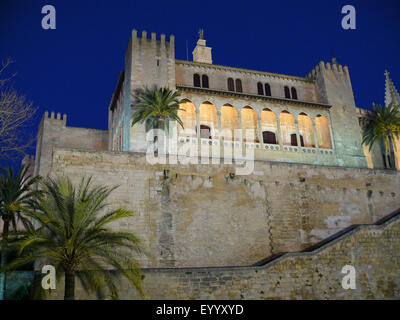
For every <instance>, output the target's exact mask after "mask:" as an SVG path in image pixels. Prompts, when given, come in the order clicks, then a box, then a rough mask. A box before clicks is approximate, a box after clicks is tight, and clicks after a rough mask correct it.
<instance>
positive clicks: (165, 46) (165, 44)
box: [132, 29, 175, 58]
mask: <svg viewBox="0 0 400 320" xmlns="http://www.w3.org/2000/svg"><path fill="white" fill-rule="evenodd" d="M132 44H133V46H138V47H140V49H143V50H146V49H147V48H152V49H153V50H154V49H156V50H157V51H158V52H157V53H159V55H161V54H166V55H167V56H168V57H171V58H174V57H175V36H174V35H173V34H171V35H170V36H169V41H167V40H166V37H165V34H164V33H161V34H160V35H157V33H156V32H151V33H150V39H149V38H148V34H147V31H146V30H143V31H142V33H141V36H138V31H137V30H136V29H133V30H132Z"/></svg>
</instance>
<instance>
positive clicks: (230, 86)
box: [228, 78, 235, 91]
mask: <svg viewBox="0 0 400 320" xmlns="http://www.w3.org/2000/svg"><path fill="white" fill-rule="evenodd" d="M228 91H235V84H234V82H233V79H232V78H228Z"/></svg>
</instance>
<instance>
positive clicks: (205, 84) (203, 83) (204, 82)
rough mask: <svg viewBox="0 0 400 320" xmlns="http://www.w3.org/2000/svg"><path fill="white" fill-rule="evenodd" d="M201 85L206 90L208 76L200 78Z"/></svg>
mask: <svg viewBox="0 0 400 320" xmlns="http://www.w3.org/2000/svg"><path fill="white" fill-rule="evenodd" d="M201 84H202V87H203V88H208V76H207V75H205V74H203V75H202V76H201Z"/></svg>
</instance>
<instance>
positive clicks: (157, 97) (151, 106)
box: [132, 88, 183, 132]
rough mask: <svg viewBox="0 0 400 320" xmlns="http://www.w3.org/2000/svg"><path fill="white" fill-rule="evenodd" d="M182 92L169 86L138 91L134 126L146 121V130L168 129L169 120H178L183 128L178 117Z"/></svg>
mask: <svg viewBox="0 0 400 320" xmlns="http://www.w3.org/2000/svg"><path fill="white" fill-rule="evenodd" d="M179 96H180V94H179V93H178V92H176V91H175V92H174V91H172V90H170V89H169V88H153V89H147V88H146V89H145V90H138V91H136V101H135V102H134V104H133V105H132V109H133V116H132V126H133V125H135V124H136V123H138V122H140V123H143V122H145V123H146V127H145V128H146V132H148V131H150V130H151V129H154V128H155V129H163V128H164V126H166V128H167V130H168V125H169V121H177V122H178V123H179V124H180V125H181V126H182V128H183V122H182V120H181V119H180V118H179V117H178V110H180V109H179V100H178V97H179Z"/></svg>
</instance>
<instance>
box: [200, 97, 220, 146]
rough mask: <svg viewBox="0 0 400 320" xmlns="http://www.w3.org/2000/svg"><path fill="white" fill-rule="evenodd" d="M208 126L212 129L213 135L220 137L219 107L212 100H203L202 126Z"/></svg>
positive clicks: (213, 136)
mask: <svg viewBox="0 0 400 320" xmlns="http://www.w3.org/2000/svg"><path fill="white" fill-rule="evenodd" d="M201 125H203V126H207V127H209V128H210V129H211V137H212V138H213V139H216V138H218V117H217V108H216V107H215V106H214V105H213V104H212V103H210V102H203V103H202V104H201V105H200V126H201Z"/></svg>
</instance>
